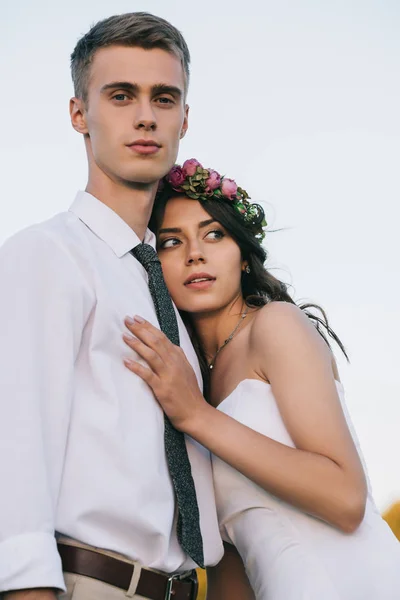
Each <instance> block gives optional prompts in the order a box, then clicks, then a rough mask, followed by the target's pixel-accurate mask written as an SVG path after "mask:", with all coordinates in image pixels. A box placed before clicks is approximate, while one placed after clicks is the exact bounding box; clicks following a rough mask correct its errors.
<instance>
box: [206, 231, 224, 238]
mask: <svg viewBox="0 0 400 600" xmlns="http://www.w3.org/2000/svg"><path fill="white" fill-rule="evenodd" d="M206 237H207V238H211V239H212V240H221V239H222V238H223V237H225V234H224V232H223V231H221V229H213V230H212V231H209V232H208V233H207V235H206Z"/></svg>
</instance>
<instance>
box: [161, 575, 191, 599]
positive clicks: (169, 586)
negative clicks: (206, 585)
mask: <svg viewBox="0 0 400 600" xmlns="http://www.w3.org/2000/svg"><path fill="white" fill-rule="evenodd" d="M176 579H179V580H180V581H185V580H186V581H190V583H191V584H192V591H191V598H190V600H196V598H197V592H198V590H199V580H198V578H197V573H196V571H195V570H193V571H192V572H191V574H190V576H182V573H175V575H171V576H170V577H168V580H167V587H166V590H165V596H164V600H171V598H172V597H173V595H174V592H173V590H172V586H173V583H174V581H175V580H176Z"/></svg>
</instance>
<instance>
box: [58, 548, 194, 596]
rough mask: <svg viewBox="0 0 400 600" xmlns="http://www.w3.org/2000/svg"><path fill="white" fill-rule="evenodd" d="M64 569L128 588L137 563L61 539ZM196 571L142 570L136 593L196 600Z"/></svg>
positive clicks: (59, 549) (124, 588)
mask: <svg viewBox="0 0 400 600" xmlns="http://www.w3.org/2000/svg"><path fill="white" fill-rule="evenodd" d="M57 547H58V551H59V553H60V556H61V562H62V566H63V571H66V572H67V573H74V574H75V575H84V576H85V577H92V578H93V579H97V580H99V581H103V582H104V583H108V584H109V585H113V586H115V587H118V588H121V589H122V590H124V591H128V589H129V585H130V583H131V579H132V575H133V572H134V570H135V565H132V564H131V563H128V562H124V561H122V560H118V559H117V558H114V557H112V556H108V555H106V554H101V553H100V552H96V551H94V550H87V549H86V548H79V547H77V546H70V545H69V544H62V543H59V544H58V545H57ZM197 589H198V582H197V574H196V571H192V573H191V574H190V575H188V576H186V577H184V578H183V576H182V575H171V576H168V575H163V574H161V573H156V572H154V571H148V570H147V569H143V568H142V570H141V573H140V579H139V583H138V586H137V588H136V594H138V595H140V596H144V597H145V598H151V599H152V600H195V599H196V597H197Z"/></svg>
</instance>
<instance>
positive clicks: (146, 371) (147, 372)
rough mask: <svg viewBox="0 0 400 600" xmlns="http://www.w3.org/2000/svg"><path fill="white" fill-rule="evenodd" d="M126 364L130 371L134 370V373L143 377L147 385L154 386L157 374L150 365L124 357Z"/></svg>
mask: <svg viewBox="0 0 400 600" xmlns="http://www.w3.org/2000/svg"><path fill="white" fill-rule="evenodd" d="M124 364H125V366H126V367H127V368H128V369H129V370H130V371H132V373H135V374H136V375H138V376H139V377H140V378H141V379H143V381H145V382H146V383H147V385H149V386H150V387H151V389H153V388H154V385H155V375H154V373H153V371H152V370H151V369H150V368H149V367H145V366H144V365H141V364H140V363H139V362H137V361H136V360H130V359H129V358H125V359H124Z"/></svg>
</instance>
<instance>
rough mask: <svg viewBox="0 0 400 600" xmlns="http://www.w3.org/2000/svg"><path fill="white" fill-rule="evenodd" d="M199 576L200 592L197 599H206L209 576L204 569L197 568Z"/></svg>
mask: <svg viewBox="0 0 400 600" xmlns="http://www.w3.org/2000/svg"><path fill="white" fill-rule="evenodd" d="M197 576H198V578H199V593H198V594H197V600H205V597H206V591H207V577H206V572H205V570H204V569H197Z"/></svg>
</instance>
